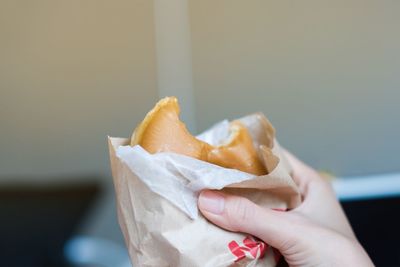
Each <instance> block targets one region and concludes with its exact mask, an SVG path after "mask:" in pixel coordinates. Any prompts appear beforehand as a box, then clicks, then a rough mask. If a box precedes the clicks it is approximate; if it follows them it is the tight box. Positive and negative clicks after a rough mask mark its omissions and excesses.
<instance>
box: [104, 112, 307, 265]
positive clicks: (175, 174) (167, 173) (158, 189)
mask: <svg viewBox="0 0 400 267" xmlns="http://www.w3.org/2000/svg"><path fill="white" fill-rule="evenodd" d="M240 121H241V122H242V123H243V124H244V125H245V126H246V127H247V128H248V129H249V132H250V134H251V136H252V138H253V142H254V146H255V147H256V148H257V149H258V150H259V153H260V157H261V158H262V159H264V163H265V164H266V165H268V166H269V168H273V169H272V170H271V172H270V173H269V174H268V175H264V176H254V175H252V174H248V173H245V172H242V171H238V170H234V169H227V168H223V167H220V166H217V165H214V164H210V163H208V162H204V161H200V160H197V159H194V158H190V157H187V156H183V155H178V154H174V153H165V152H163V153H157V154H149V153H148V152H147V151H145V150H144V149H143V148H141V147H140V146H135V147H130V146H128V145H127V144H128V143H129V140H128V139H122V138H109V147H110V158H111V167H112V172H113V178H114V184H115V190H116V196H117V208H118V219H119V222H120V225H121V228H122V231H123V234H124V237H125V240H126V243H127V246H128V250H129V254H130V257H131V260H132V263H133V265H134V266H135V267H136V266H213V267H214V266H275V265H276V260H277V259H276V258H277V253H276V251H275V250H273V249H272V248H271V247H269V246H268V245H266V244H264V243H263V242H261V241H258V240H256V239H254V238H253V237H250V236H247V235H245V234H241V233H232V232H228V231H225V230H223V229H221V228H218V227H216V226H214V225H213V224H211V223H209V222H208V221H207V220H206V219H205V218H204V217H203V216H202V215H201V214H200V213H199V211H198V208H197V198H198V195H199V192H200V191H201V190H203V189H206V188H207V189H218V190H224V191H227V192H229V193H233V194H237V195H241V196H244V197H247V198H249V199H250V200H252V201H254V202H256V203H257V204H259V205H262V206H264V207H269V208H276V209H282V210H286V209H288V208H289V209H290V208H294V207H296V206H297V205H298V204H299V203H300V195H299V193H298V189H297V186H296V184H295V183H294V182H293V180H292V178H291V176H290V169H289V165H288V164H287V162H286V160H285V159H284V158H283V156H282V154H281V153H280V147H279V144H278V143H277V142H276V140H275V139H274V129H273V128H272V126H271V125H270V123H269V122H268V120H267V119H266V118H265V117H264V116H263V115H262V114H254V115H250V116H247V117H244V118H242V119H240ZM228 128H229V122H227V121H223V122H221V123H219V124H216V125H215V126H214V127H212V128H211V129H209V130H207V131H206V132H204V133H203V134H201V135H199V136H198V138H199V139H201V140H203V141H206V142H208V143H210V144H213V145H218V144H219V143H220V142H221V141H222V140H224V139H225V138H226V137H227V136H228V134H229V130H228ZM260 146H266V147H270V148H272V154H273V155H272V154H268V153H267V154H266V153H263V151H264V150H262V149H259V148H260ZM264 152H265V151H264ZM275 159H278V160H277V161H275ZM276 162H277V165H276ZM271 164H273V165H271ZM275 165H276V166H275ZM271 166H272V167H271Z"/></svg>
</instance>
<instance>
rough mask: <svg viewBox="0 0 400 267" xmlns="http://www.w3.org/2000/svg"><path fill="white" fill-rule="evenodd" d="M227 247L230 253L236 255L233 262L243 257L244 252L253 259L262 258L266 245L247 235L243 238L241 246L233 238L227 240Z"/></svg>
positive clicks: (244, 255)
mask: <svg viewBox="0 0 400 267" xmlns="http://www.w3.org/2000/svg"><path fill="white" fill-rule="evenodd" d="M228 247H229V250H230V251H231V252H232V254H233V255H235V256H236V260H235V262H238V261H240V260H241V259H243V258H245V257H246V254H247V255H248V256H250V257H251V258H253V259H261V258H263V257H264V255H265V250H266V249H267V248H268V245H267V244H265V243H264V242H262V241H260V240H258V239H255V238H254V237H252V236H247V237H246V238H245V239H243V245H242V246H239V244H238V243H237V242H236V241H234V240H233V241H231V242H229V244H228Z"/></svg>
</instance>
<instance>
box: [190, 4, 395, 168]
mask: <svg viewBox="0 0 400 267" xmlns="http://www.w3.org/2000/svg"><path fill="white" fill-rule="evenodd" d="M399 11H400V2H399V1H356V0H352V1H328V2H327V1H264V0H251V1H241V0H217V1H214V0H202V1H197V0H191V1H190V17H191V29H192V44H193V47H192V51H193V72H194V73H193V77H194V88H195V99H196V107H197V111H196V113H197V118H198V129H204V128H206V127H207V126H209V125H210V124H211V123H213V122H214V121H216V120H219V119H223V118H225V117H228V118H234V117H237V116H240V115H243V114H246V113H250V112H254V111H258V110H260V111H263V112H264V113H265V114H267V115H268V116H269V118H270V119H271V120H272V122H273V124H274V125H275V126H276V128H277V131H278V138H279V140H280V141H281V143H283V144H284V145H286V146H287V147H288V148H290V149H292V150H293V151H294V152H295V153H297V154H298V155H299V156H300V157H302V158H303V159H304V160H306V161H307V162H309V163H311V164H313V165H314V166H316V167H319V168H322V169H328V170H331V171H333V172H335V173H337V174H340V175H351V174H368V173H375V172H389V171H396V170H397V171H398V170H400V157H399V156H398V151H399V150H400V142H399V141H398V136H400V122H399V119H398V114H400V105H399V104H398V102H399V99H400V75H399V70H400V50H399V48H400V34H399V25H400V16H399Z"/></svg>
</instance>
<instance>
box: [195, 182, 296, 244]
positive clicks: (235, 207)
mask: <svg viewBox="0 0 400 267" xmlns="http://www.w3.org/2000/svg"><path fill="white" fill-rule="evenodd" d="M198 204H199V209H200V211H201V212H202V213H203V215H204V216H205V217H206V218H207V219H208V220H210V221H211V222H213V223H214V224H216V225H218V226H220V227H221V228H224V229H226V230H230V231H234V232H244V233H248V234H251V235H253V236H256V237H258V238H260V239H262V240H263V241H265V242H266V243H268V244H269V245H271V246H273V247H275V248H277V249H279V250H281V251H283V250H284V249H285V246H287V244H288V242H289V241H290V240H293V239H294V237H295V236H296V233H294V231H293V227H292V225H291V224H290V221H289V220H288V219H287V218H285V214H284V213H283V212H278V211H273V210H269V209H264V208H261V207H259V206H258V205H256V204H254V203H253V202H251V201H250V200H248V199H246V198H243V197H238V196H233V195H228V194H224V193H222V192H216V191H210V190H206V191H203V192H201V194H200V197H199V203H198Z"/></svg>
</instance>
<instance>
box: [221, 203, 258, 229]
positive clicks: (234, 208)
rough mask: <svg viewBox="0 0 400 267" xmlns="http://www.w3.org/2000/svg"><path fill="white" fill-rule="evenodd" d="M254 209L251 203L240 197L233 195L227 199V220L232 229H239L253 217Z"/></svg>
mask: <svg viewBox="0 0 400 267" xmlns="http://www.w3.org/2000/svg"><path fill="white" fill-rule="evenodd" d="M254 213H255V209H254V206H253V205H252V203H251V202H250V201H249V200H248V199H246V198H242V197H235V198H232V199H231V200H230V201H229V205H228V209H227V214H226V215H227V220H228V222H229V224H230V226H231V227H232V230H234V231H241V230H243V227H244V226H245V225H246V223H247V222H248V221H249V220H252V219H253V217H254Z"/></svg>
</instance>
